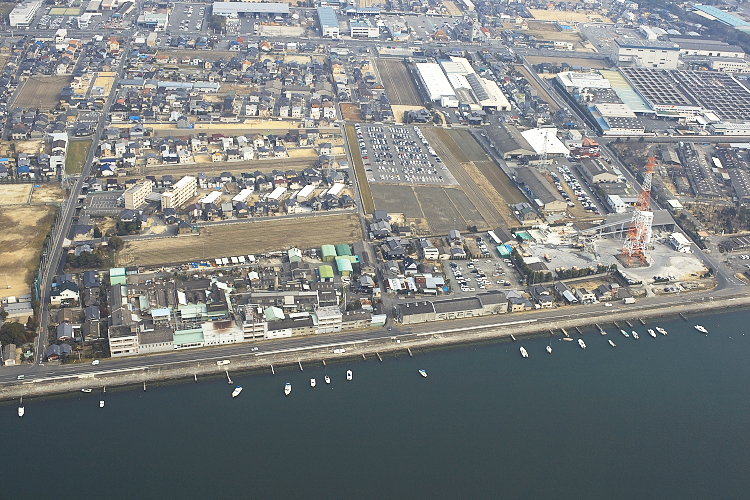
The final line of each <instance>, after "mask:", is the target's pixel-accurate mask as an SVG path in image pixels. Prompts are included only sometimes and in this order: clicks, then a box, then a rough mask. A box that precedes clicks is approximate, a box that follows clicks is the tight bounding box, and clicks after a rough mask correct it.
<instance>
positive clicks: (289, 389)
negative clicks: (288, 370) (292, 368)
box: [284, 382, 292, 396]
mask: <svg viewBox="0 0 750 500" xmlns="http://www.w3.org/2000/svg"><path fill="white" fill-rule="evenodd" d="M291 393H292V384H290V383H289V382H287V383H286V384H284V396H288V395H290V394H291Z"/></svg>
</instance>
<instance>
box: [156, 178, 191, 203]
mask: <svg viewBox="0 0 750 500" xmlns="http://www.w3.org/2000/svg"><path fill="white" fill-rule="evenodd" d="M197 190H198V180H197V179H196V178H195V177H192V176H190V175H186V176H185V177H183V178H182V179H180V180H179V181H177V182H175V183H174V185H173V186H172V188H171V189H169V190H168V191H165V192H164V193H162V195H161V209H162V210H164V209H167V208H175V209H177V208H180V207H182V205H184V204H185V203H187V202H188V201H189V200H190V198H192V197H193V196H195V194H196V192H197Z"/></svg>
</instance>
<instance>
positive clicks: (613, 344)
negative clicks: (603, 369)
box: [608, 339, 617, 347]
mask: <svg viewBox="0 0 750 500" xmlns="http://www.w3.org/2000/svg"><path fill="white" fill-rule="evenodd" d="M608 342H609V345H611V346H612V347H617V344H615V343H614V342H612V339H609V341H608Z"/></svg>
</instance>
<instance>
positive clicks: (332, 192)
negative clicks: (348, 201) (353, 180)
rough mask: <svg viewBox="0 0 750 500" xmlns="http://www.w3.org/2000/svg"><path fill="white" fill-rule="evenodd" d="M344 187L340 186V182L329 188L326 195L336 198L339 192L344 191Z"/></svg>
mask: <svg viewBox="0 0 750 500" xmlns="http://www.w3.org/2000/svg"><path fill="white" fill-rule="evenodd" d="M345 187H346V185H344V184H341V183H340V182H337V183H335V184H334V185H333V186H331V189H329V190H328V194H330V195H333V196H338V195H339V194H340V193H341V191H343V190H344V188H345Z"/></svg>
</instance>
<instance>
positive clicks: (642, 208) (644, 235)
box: [622, 157, 656, 264]
mask: <svg viewBox="0 0 750 500" xmlns="http://www.w3.org/2000/svg"><path fill="white" fill-rule="evenodd" d="M655 168H656V160H655V159H654V158H653V157H651V158H649V159H648V163H646V173H645V175H644V176H643V189H642V190H641V195H640V196H639V198H638V204H637V205H636V206H635V209H634V210H633V217H632V218H631V219H630V230H629V231H628V238H627V240H625V247H624V248H623V251H622V253H623V256H624V257H625V258H626V259H627V260H628V263H630V264H634V263H635V262H636V261H640V263H641V264H645V263H646V249H647V247H648V244H649V243H650V242H651V226H652V225H653V222H654V213H653V212H652V211H651V178H652V177H653V175H654V169H655Z"/></svg>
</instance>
